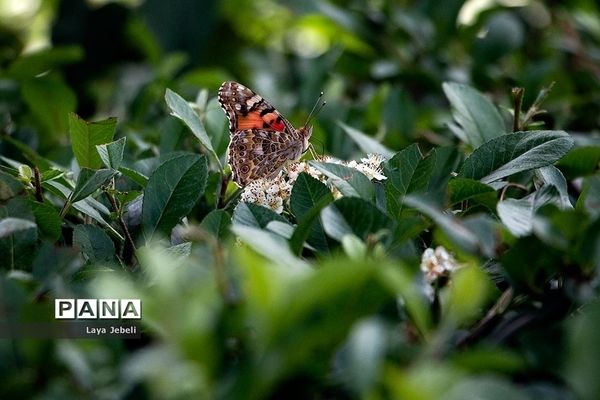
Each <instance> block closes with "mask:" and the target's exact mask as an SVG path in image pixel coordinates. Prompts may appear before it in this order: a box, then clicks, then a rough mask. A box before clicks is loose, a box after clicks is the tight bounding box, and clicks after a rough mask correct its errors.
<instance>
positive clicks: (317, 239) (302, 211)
mask: <svg viewBox="0 0 600 400" xmlns="http://www.w3.org/2000/svg"><path fill="white" fill-rule="evenodd" d="M332 201H333V195H332V194H331V190H329V188H328V187H327V186H325V184H324V183H322V182H321V181H319V180H318V179H315V178H313V177H312V176H310V175H309V174H307V173H305V172H303V173H301V174H300V175H298V178H297V179H296V182H295V183H294V187H293V188H292V196H291V198H290V208H291V209H292V212H293V213H294V216H296V219H297V220H298V226H297V227H296V230H295V231H294V235H293V236H292V239H291V241H290V244H291V246H292V250H293V251H294V253H296V254H299V253H300V251H301V250H302V246H303V244H304V242H305V241H307V242H308V243H309V244H311V245H312V246H313V247H315V248H316V249H317V250H320V251H328V250H329V245H328V244H327V238H326V237H325V230H324V229H323V224H322V223H321V221H319V220H317V221H315V220H316V219H317V218H318V217H319V215H320V212H321V210H322V209H323V207H325V206H326V205H327V204H329V203H331V202H332Z"/></svg>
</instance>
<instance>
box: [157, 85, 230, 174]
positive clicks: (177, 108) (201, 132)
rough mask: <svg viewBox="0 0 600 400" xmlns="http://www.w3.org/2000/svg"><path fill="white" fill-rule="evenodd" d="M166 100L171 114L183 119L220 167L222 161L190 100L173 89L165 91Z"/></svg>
mask: <svg viewBox="0 0 600 400" xmlns="http://www.w3.org/2000/svg"><path fill="white" fill-rule="evenodd" d="M165 101H166V102H167V105H168V106H169V109H170V110H171V115H173V116H175V117H177V118H179V119H180V120H182V121H183V122H184V123H185V124H186V125H187V126H188V128H190V129H191V131H192V133H193V134H194V136H196V137H197V138H198V140H200V144H202V146H204V148H206V150H208V151H209V152H210V153H211V154H212V156H213V157H214V159H215V160H216V161H217V164H218V165H219V167H220V166H221V161H220V160H219V157H218V156H217V153H216V152H215V150H214V149H213V146H212V143H211V141H210V138H209V137H208V135H207V134H206V129H205V128H204V125H203V124H202V121H200V118H199V117H198V114H196V112H195V111H194V110H193V109H192V107H190V105H189V104H188V102H187V101H185V99H184V98H183V97H181V96H180V95H178V94H177V93H175V92H174V91H172V90H171V89H167V91H166V92H165Z"/></svg>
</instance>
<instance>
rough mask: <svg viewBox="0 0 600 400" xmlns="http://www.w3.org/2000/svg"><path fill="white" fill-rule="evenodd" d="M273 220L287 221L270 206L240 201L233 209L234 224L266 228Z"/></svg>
mask: <svg viewBox="0 0 600 400" xmlns="http://www.w3.org/2000/svg"><path fill="white" fill-rule="evenodd" d="M271 221H280V222H287V220H286V219H285V218H284V217H282V216H281V215H279V214H277V213H276V212H275V211H273V210H271V209H270V208H267V207H263V206H260V205H258V204H254V203H245V202H239V203H238V205H237V206H236V207H235V210H234V211H233V217H232V222H233V224H234V225H243V226H250V227H255V228H260V229H264V228H266V227H267V225H268V224H269V222H271Z"/></svg>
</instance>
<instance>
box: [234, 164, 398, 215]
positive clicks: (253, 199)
mask: <svg viewBox="0 0 600 400" xmlns="http://www.w3.org/2000/svg"><path fill="white" fill-rule="evenodd" d="M318 161H320V162H327V163H335V164H342V165H346V166H348V167H350V168H354V169H356V170H358V171H360V172H361V173H363V174H365V175H366V176H367V177H368V178H369V179H370V180H373V179H377V180H383V179H386V177H385V175H383V171H382V169H381V163H382V162H383V161H384V158H383V156H381V155H379V154H369V155H367V157H365V158H361V160H360V162H356V161H350V162H345V161H341V160H338V159H336V158H333V157H330V156H325V157H322V158H320V159H319V160H318ZM302 172H305V173H307V174H309V175H310V176H312V177H313V178H315V179H318V180H320V181H321V182H323V183H327V177H326V176H325V175H323V174H322V173H321V172H320V171H319V170H317V169H316V168H314V167H311V166H310V165H309V164H308V163H307V162H306V161H298V162H295V163H292V164H289V165H288V166H287V167H286V168H285V169H284V170H282V171H281V172H280V173H279V174H278V175H277V176H276V177H275V178H272V179H257V180H255V181H252V182H250V183H249V184H248V185H247V186H246V187H244V191H243V192H242V196H241V201H243V202H246V203H256V204H260V205H262V206H265V207H268V208H270V209H272V210H273V211H275V212H276V213H278V214H281V213H282V212H283V205H284V203H285V202H286V201H287V200H289V198H290V196H291V194H292V187H293V186H294V183H295V182H296V179H298V176H299V175H300V174H301V173H302ZM328 187H329V188H330V190H331V192H332V193H333V196H334V198H336V199H337V198H339V197H341V196H342V194H341V193H340V192H339V191H338V190H337V188H336V187H334V186H331V185H328Z"/></svg>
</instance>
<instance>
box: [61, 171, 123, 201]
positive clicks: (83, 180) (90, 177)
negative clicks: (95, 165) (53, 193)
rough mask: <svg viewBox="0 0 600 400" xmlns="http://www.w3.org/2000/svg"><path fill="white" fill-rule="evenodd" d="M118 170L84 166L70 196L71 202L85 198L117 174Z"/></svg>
mask: <svg viewBox="0 0 600 400" xmlns="http://www.w3.org/2000/svg"><path fill="white" fill-rule="evenodd" d="M115 174H116V171H114V170H110V169H99V170H92V169H89V168H82V169H81V171H80V172H79V176H78V177H77V183H76V184H75V189H73V193H72V194H71V197H70V198H69V201H70V202H71V203H75V202H76V201H79V200H81V199H85V198H86V197H88V196H89V195H91V194H92V193H94V192H95V191H96V190H98V189H99V188H100V187H101V186H102V185H104V184H105V183H106V182H107V181H108V180H109V179H110V178H112V177H113V176H115Z"/></svg>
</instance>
